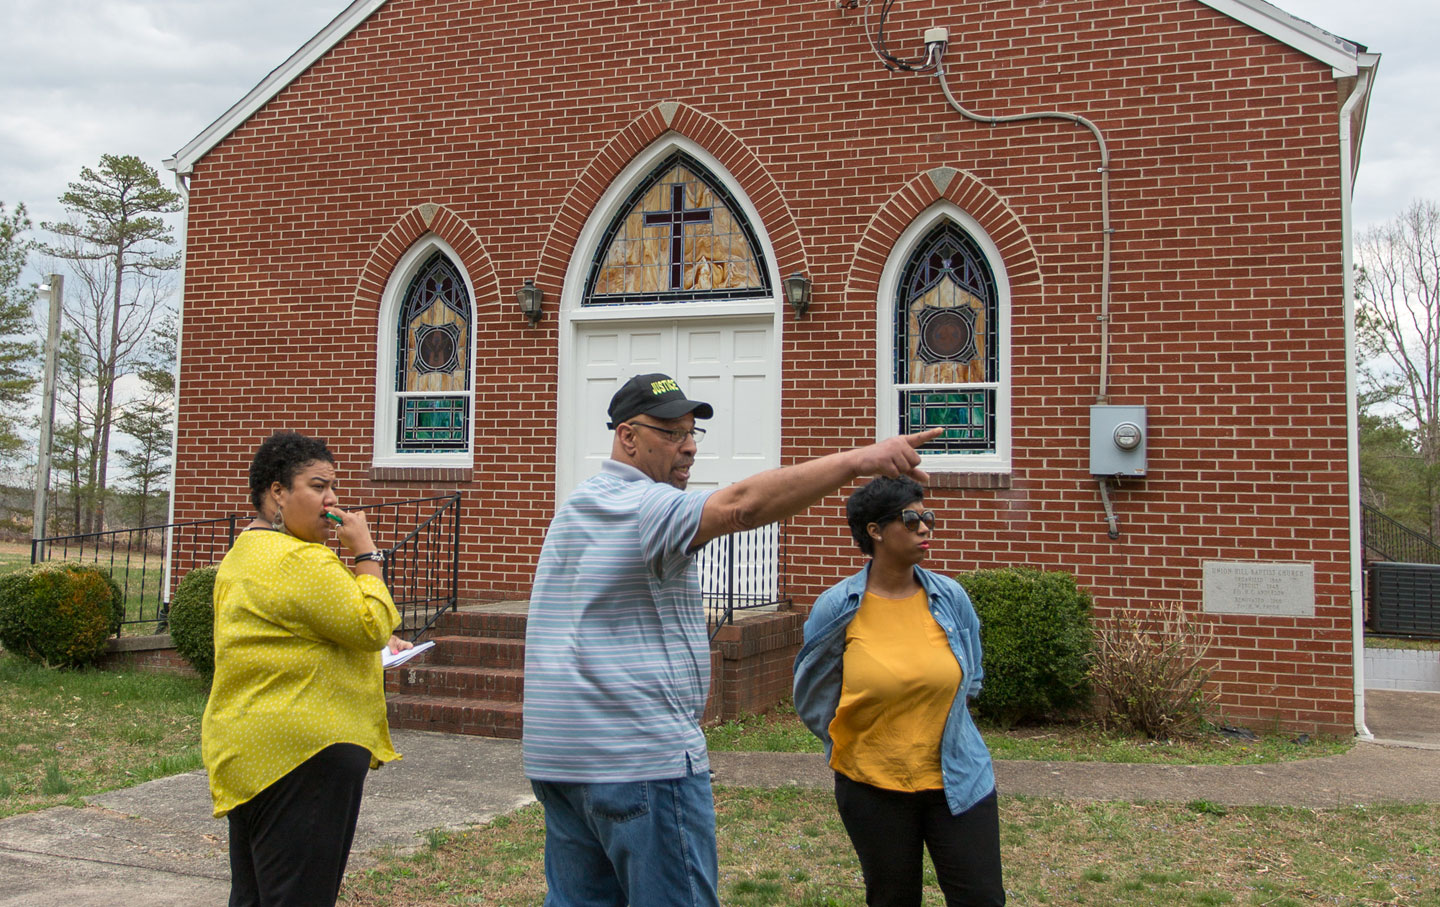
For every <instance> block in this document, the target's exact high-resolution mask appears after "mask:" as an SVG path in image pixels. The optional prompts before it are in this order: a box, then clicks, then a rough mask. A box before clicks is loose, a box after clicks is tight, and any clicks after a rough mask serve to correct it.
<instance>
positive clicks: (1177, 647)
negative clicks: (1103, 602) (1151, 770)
mask: <svg viewBox="0 0 1440 907" xmlns="http://www.w3.org/2000/svg"><path fill="white" fill-rule="evenodd" d="M1214 641H1215V634H1214V631H1213V630H1211V629H1210V628H1208V627H1205V626H1202V625H1200V624H1198V623H1196V622H1195V621H1193V620H1190V619H1189V618H1187V617H1186V616H1185V612H1184V610H1183V609H1182V608H1181V606H1180V604H1179V603H1178V602H1168V603H1163V604H1161V605H1159V606H1157V607H1155V608H1150V609H1131V610H1126V611H1124V612H1122V613H1121V614H1120V615H1119V617H1118V618H1117V619H1116V621H1115V623H1114V625H1113V626H1107V627H1105V628H1103V629H1101V630H1100V632H1098V633H1097V634H1096V635H1095V654H1094V657H1093V666H1092V667H1091V671H1090V678H1091V681H1092V682H1093V683H1094V685H1095V692H1096V693H1097V694H1098V695H1097V698H1098V700H1099V702H1098V703H1097V705H1098V706H1099V708H1098V709H1097V712H1098V714H1099V716H1100V722H1101V724H1102V725H1104V726H1105V727H1107V728H1108V727H1115V728H1119V729H1120V730H1123V731H1130V732H1134V733H1141V734H1145V735H1146V736H1148V737H1152V738H1155V739H1157V740H1168V739H1170V738H1172V737H1185V736H1188V735H1190V734H1193V733H1195V732H1196V731H1198V730H1199V728H1200V725H1201V724H1202V723H1203V722H1204V721H1205V710H1206V708H1207V707H1208V706H1209V705H1210V704H1211V698H1212V697H1210V696H1208V695H1207V694H1206V691H1205V684H1206V682H1207V681H1208V680H1209V679H1210V668H1209V667H1207V666H1206V655H1207V653H1208V652H1209V651H1210V647H1211V645H1212V644H1213V643H1214Z"/></svg>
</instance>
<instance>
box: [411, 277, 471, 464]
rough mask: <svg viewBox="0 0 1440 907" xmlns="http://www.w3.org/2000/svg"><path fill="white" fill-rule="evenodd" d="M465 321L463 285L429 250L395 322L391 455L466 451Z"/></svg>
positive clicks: (467, 350) (467, 334) (468, 308)
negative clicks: (394, 416)
mask: <svg viewBox="0 0 1440 907" xmlns="http://www.w3.org/2000/svg"><path fill="white" fill-rule="evenodd" d="M470 318H471V306H470V294H469V292H468V291H467V290H466V288H465V281H464V280H462V279H461V277H460V274H459V273H458V272H457V271H456V270H455V266H454V265H453V264H452V263H451V262H450V259H449V258H447V257H446V256H445V255H444V253H442V252H435V253H434V254H432V255H431V256H430V257H429V258H427V259H426V260H425V263H424V264H423V265H421V266H420V269H419V270H418V271H417V272H416V273H415V276H414V277H413V278H411V280H410V285H409V286H408V287H407V288H406V290H405V296H404V298H403V300H402V301H401V303H400V309H399V317H398V318H397V320H396V330H395V394H396V407H395V412H396V425H395V450H396V452H432V451H456V450H466V449H468V447H469V438H470V401H471V396H472V394H471V389H470V359H471V355H470Z"/></svg>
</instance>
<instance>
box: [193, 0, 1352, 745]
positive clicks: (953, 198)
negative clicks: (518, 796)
mask: <svg viewBox="0 0 1440 907" xmlns="http://www.w3.org/2000/svg"><path fill="white" fill-rule="evenodd" d="M1377 64H1378V56H1376V55H1374V54H1371V53H1368V52H1367V51H1366V48H1365V47H1363V46H1361V45H1357V44H1355V43H1353V42H1351V41H1349V40H1346V39H1343V38H1340V37H1337V36H1334V35H1331V34H1329V33H1327V32H1325V31H1323V30H1322V29H1321V28H1319V27H1317V26H1315V25H1312V24H1310V23H1307V22H1304V21H1301V20H1298V19H1295V18H1293V17H1292V16H1290V15H1288V14H1287V13H1285V12H1284V11H1282V10H1281V9H1279V8H1277V7H1275V6H1272V5H1270V4H1269V3H1266V2H1264V0H1112V2H1106V3H1094V2H1082V0H1051V2H1034V0H1010V2H994V3H986V4H961V3H938V2H931V0H904V2H897V3H894V4H888V5H887V4H884V3H877V2H873V0H872V2H867V0H839V2H838V3H837V2H836V0H803V2H800V0H795V2H786V3H776V2H769V0H710V2H705V3H699V2H690V0H676V2H670V3H635V2H618V0H538V2H535V3H529V4H495V3H486V4H481V3H464V2H456V3H434V2H423V0H355V2H353V3H351V4H350V5H349V6H348V7H346V8H345V9H344V10H343V11H341V12H340V13H339V15H338V16H337V17H336V18H335V19H334V21H333V22H331V23H330V24H329V25H328V26H327V27H326V28H325V29H324V30H323V31H321V32H320V33H319V34H318V35H316V36H315V37H314V38H313V39H311V40H310V41H309V42H308V43H307V44H306V45H305V46H304V47H302V48H300V49H299V50H297V51H296V52H295V54H294V55H293V56H292V57H291V58H290V59H288V60H286V61H285V62H284V63H282V64H281V65H280V66H279V67H278V68H277V69H275V70H274V71H273V72H272V73H271V74H270V75H269V76H268V77H267V78H266V79H265V80H264V81H263V82H262V83H261V84H259V85H257V86H256V87H255V88H254V89H253V90H252V91H251V92H250V93H249V94H248V95H247V96H246V97H245V98H243V99H241V100H240V101H239V102H238V103H237V104H236V105H235V106H234V107H232V108H231V109H230V110H229V111H227V112H225V113H224V114H223V115H222V116H221V117H220V118H219V119H218V120H216V121H215V122H214V123H213V124H212V125H211V126H210V127H209V128H207V129H206V130H205V131H204V132H203V133H202V134H201V135H199V136H197V137H196V138H195V139H194V140H192V141H191V142H190V143H189V144H187V145H186V146H185V147H184V148H182V149H180V151H178V152H177V153H176V155H175V156H174V158H172V159H171V160H169V161H167V166H168V167H170V168H171V169H173V170H174V171H175V173H176V174H177V177H178V178H179V179H180V181H181V183H182V185H183V186H184V187H185V190H186V192H187V194H188V197H189V208H188V215H187V229H186V270H185V283H184V305H183V308H184V311H183V330H182V337H181V361H180V403H179V417H178V418H179V432H178V449H177V456H176V461H177V467H176V475H175V504H174V507H175V512H174V518H175V519H176V520H185V519H199V518H205V517H211V516H215V515H217V514H218V513H223V512H246V511H248V502H247V495H246V478H245V474H246V465H247V464H248V461H249V457H250V455H251V453H252V452H253V450H254V448H255V446H256V445H257V444H258V443H259V441H260V440H261V439H262V438H264V437H265V436H266V435H268V434H269V433H270V432H271V431H272V430H274V429H277V428H293V429H296V430H299V431H304V432H307V433H311V434H316V435H319V436H322V437H324V438H326V439H327V440H329V442H330V444H331V446H332V449H334V450H335V451H336V453H337V456H338V458H339V460H340V464H339V466H340V477H341V480H342V484H343V485H344V490H343V494H344V495H345V498H346V499H347V500H351V501H354V500H367V501H380V500H396V499H403V498H415V497H422V496H425V495H428V494H448V493H451V492H454V491H457V490H458V491H461V492H462V493H463V501H464V504H463V508H462V510H461V514H462V516H461V523H460V530H459V532H460V540H461V545H460V548H461V556H460V569H461V586H462V589H461V596H462V598H468V599H499V598H518V599H523V598H524V597H525V595H526V592H527V590H528V587H529V583H530V579H531V575H532V572H533V569H534V565H535V561H536V557H537V555H538V552H539V548H540V544H541V540H542V537H543V533H544V531H545V527H546V524H547V520H548V518H549V515H550V514H551V513H552V512H553V509H554V507H555V506H556V502H557V500H558V499H559V498H561V497H563V495H564V494H565V493H566V492H567V491H568V490H569V489H570V488H571V487H573V486H574V485H575V484H576V483H577V482H578V481H579V480H581V479H582V478H584V477H585V476H587V475H588V474H589V473H590V472H591V471H592V470H593V469H595V468H596V463H597V462H598V460H599V459H602V458H603V457H604V456H606V455H607V453H608V451H609V433H608V432H607V431H606V429H605V424H604V423H605V417H604V409H605V403H606V401H608V399H609V397H610V394H611V393H612V391H613V390H614V388H615V387H617V386H618V382H620V381H622V380H624V378H626V377H628V376H629V375H632V374H636V373H640V372H651V371H664V372H668V373H670V374H673V375H674V376H675V377H676V378H677V379H679V381H680V383H681V385H682V386H683V387H684V388H685V390H686V391H687V392H688V393H689V394H690V395H691V396H692V397H697V398H699V399H704V400H707V401H710V402H711V403H713V404H714V406H715V410H716V416H715V418H714V419H713V420H712V421H711V423H710V424H709V425H708V426H707V427H708V429H709V434H708V435H707V437H706V438H705V441H704V443H703V444H702V445H701V448H700V454H701V456H700V461H699V462H698V463H697V466H696V469H695V476H696V481H695V485H696V486H700V487H704V486H711V485H716V484H723V483H727V482H730V481H734V480H735V479H737V478H740V477H743V476H746V475H749V474H751V473H753V472H755V471H758V470H760V469H764V468H768V467H772V466H777V465H782V464H787V463H791V462H794V461H797V460H800V459H804V458H808V457H812V456H816V455H820V454H824V453H827V452H831V451H835V450H838V449H843V448H847V447H851V446H854V445H856V444H860V443H864V442H867V441H870V440H873V439H876V438H881V437H885V436H889V435H891V434H894V433H896V432H907V431H913V430H918V429H920V428H923V427H930V426H944V427H945V428H946V429H947V431H946V433H945V435H944V436H943V437H942V438H941V439H940V440H938V441H937V442H936V443H934V444H933V445H932V446H931V447H930V448H928V449H927V450H925V451H924V464H925V468H926V469H927V470H928V471H929V472H930V474H931V476H932V478H933V484H932V487H931V490H930V492H929V497H928V498H927V500H928V501H929V503H930V504H931V505H932V506H933V507H934V509H935V510H936V511H937V512H938V513H939V514H940V517H941V524H940V530H939V532H938V533H937V540H936V544H935V553H934V555H933V556H932V564H931V566H933V567H934V568H936V569H939V570H944V571H950V572H960V571H969V570H974V569H978V568H987V567H999V566H1010V565H1020V566H1030V567H1035V568H1040V569H1045V570H1064V571H1068V572H1070V573H1072V574H1074V575H1075V577H1076V579H1077V581H1078V582H1079V583H1080V585H1081V586H1083V587H1084V588H1086V589H1088V590H1089V591H1090V592H1091V593H1092V594H1093V595H1094V597H1095V602H1096V613H1097V618H1098V619H1099V620H1101V621H1105V620H1112V619H1114V616H1115V615H1116V613H1117V612H1118V610H1119V609H1122V608H1130V607H1153V606H1156V605H1158V604H1161V603H1168V602H1178V603H1180V604H1182V605H1183V607H1184V608H1185V610H1186V612H1187V613H1189V614H1190V615H1192V616H1194V617H1195V618H1197V619H1198V620H1201V621H1203V622H1204V623H1205V624H1207V625H1209V626H1211V627H1213V629H1214V630H1215V631H1216V633H1217V634H1218V639H1219V643H1218V646H1217V648H1216V649H1215V650H1214V654H1215V655H1216V656H1217V663H1216V671H1215V674H1214V678H1215V681H1216V685H1217V689H1218V691H1219V694H1220V701H1221V704H1222V706H1223V709H1224V718H1225V719H1226V720H1228V721H1232V722H1238V723H1250V724H1266V725H1271V724H1278V725H1280V726H1284V727H1289V728H1294V729H1300V730H1311V731H1316V730H1318V731H1329V732H1341V733H1349V732H1352V731H1354V730H1355V729H1356V728H1357V727H1359V726H1360V725H1359V723H1358V722H1359V721H1360V720H1361V717H1362V714H1363V691H1362V690H1361V684H1360V681H1359V673H1360V670H1361V664H1360V661H1359V646H1358V641H1359V613H1358V612H1359V608H1360V604H1359V602H1360V580H1359V576H1360V574H1359V566H1358V565H1359V553H1358V549H1357V544H1358V543H1357V541H1356V534H1357V533H1356V527H1357V525H1358V515H1357V513H1356V508H1358V506H1359V503H1358V492H1357V490H1356V489H1357V487H1358V486H1357V474H1358V473H1357V466H1356V454H1355V451H1354V449H1353V443H1352V439H1353V438H1354V435H1355V429H1354V421H1355V415H1354V411H1353V405H1352V402H1351V401H1352V397H1353V393H1352V374H1351V371H1352V362H1353V360H1354V356H1353V351H1352V349H1351V346H1350V343H1351V341H1350V336H1349V331H1350V325H1351V314H1350V309H1349V306H1348V305H1347V299H1348V298H1349V297H1350V276H1349V275H1350V261H1349V233H1350V221H1349V217H1350V197H1351V180H1352V178H1353V175H1354V172H1355V167H1356V163H1357V161H1358V158H1359V154H1360V143H1361V138H1362V135H1363V132H1364V123H1365V113H1366V107H1367V104H1368V100H1369V90H1370V86H1371V81H1372V78H1373V75H1374V72H1375V68H1376V66H1377ZM527 307H528V308H527ZM784 551H785V556H784V559H783V563H782V564H781V566H780V567H779V568H777V569H779V570H781V571H782V572H783V576H782V577H780V579H781V580H782V581H783V585H784V587H785V589H786V590H787V591H788V593H789V594H790V596H791V597H792V598H793V599H794V600H795V601H796V602H797V603H800V604H808V603H809V602H810V601H812V600H813V598H814V596H815V595H816V594H817V593H819V592H820V591H821V590H822V589H824V588H825V587H826V586H828V585H829V584H831V583H832V582H834V581H835V580H837V579H838V578H840V577H841V576H844V575H848V574H849V573H850V572H853V571H854V570H855V569H857V568H858V567H859V566H860V565H861V563H862V559H861V556H860V554H859V552H858V551H856V550H855V549H854V546H853V545H852V544H851V542H850V541H849V536H848V533H847V531H846V529H845V525H844V519H843V497H842V496H841V495H835V496H833V497H832V498H830V499H827V500H826V501H825V502H823V504H822V505H820V506H817V507H815V508H813V509H812V510H811V511H809V512H808V513H807V514H805V515H803V516H802V517H800V518H797V519H794V520H792V521H790V522H789V523H788V525H786V526H785V527H784Z"/></svg>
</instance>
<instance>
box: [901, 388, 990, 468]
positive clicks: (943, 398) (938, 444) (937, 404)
mask: <svg viewBox="0 0 1440 907" xmlns="http://www.w3.org/2000/svg"><path fill="white" fill-rule="evenodd" d="M899 393H900V406H899V410H900V414H901V415H900V425H899V429H900V433H901V434H911V433H912V432H917V431H925V430H926V429H929V428H944V429H945V434H943V435H941V436H940V437H938V438H936V439H935V440H934V441H931V442H930V443H929V444H927V445H925V447H924V448H922V449H923V450H926V451H930V452H933V453H977V452H978V453H988V452H991V451H993V450H995V391H994V390H974V391H959V392H956V391H900V392H899Z"/></svg>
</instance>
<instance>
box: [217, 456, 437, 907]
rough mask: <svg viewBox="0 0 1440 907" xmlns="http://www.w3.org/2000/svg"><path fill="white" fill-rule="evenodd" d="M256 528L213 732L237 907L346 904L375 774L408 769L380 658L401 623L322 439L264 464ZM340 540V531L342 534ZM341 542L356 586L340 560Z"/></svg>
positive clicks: (240, 574) (223, 574) (239, 542)
mask: <svg viewBox="0 0 1440 907" xmlns="http://www.w3.org/2000/svg"><path fill="white" fill-rule="evenodd" d="M250 499H251V502H252V503H253V504H254V506H255V513H256V517H255V520H254V521H253V522H251V524H250V525H249V526H248V527H247V528H246V530H245V531H244V532H242V533H241V534H240V537H239V538H238V539H236V541H235V545H234V547H233V548H231V549H230V552H229V553H228V554H226V555H225V559H224V560H223V561H222V562H221V563H220V570H219V572H218V574H217V575H216V578H215V681H214V685H213V686H212V687H211V690H210V702H209V705H207V706H206V708H205V717H204V719H203V722H202V724H201V740H202V743H201V746H202V750H203V753H204V757H205V768H206V769H207V770H208V771H209V773H210V793H211V797H212V798H213V799H214V802H215V816H216V817H217V818H218V817H220V816H228V817H229V821H230V875H231V883H230V905H231V907H239V905H251V904H265V905H290V904H295V905H300V904H304V905H313V904H332V905H333V904H334V903H335V899H336V897H337V896H338V895H339V891H340V880H341V878H342V876H343V875H344V873H345V863H346V860H347V859H348V858H349V855H350V842H351V840H352V838H353V837H354V835H355V820H356V817H357V816H358V815H359V812H360V796H361V793H362V791H363V789H364V785H365V773H366V772H367V771H368V770H369V769H371V768H379V767H380V765H381V764H382V763H384V762H389V761H390V760H392V759H398V758H400V756H399V754H398V753H396V752H395V750H394V749H393V748H392V746H391V743H390V731H389V728H388V726H387V724H386V720H385V686H384V680H383V677H382V674H381V667H380V651H381V650H382V649H384V648H385V647H386V645H387V644H388V645H389V646H390V647H391V649H392V650H396V651H398V650H399V649H406V648H410V644H409V643H408V642H404V641H402V640H400V639H398V638H397V637H395V636H394V635H393V633H394V631H395V629H396V628H397V627H398V626H399V625H400V614H399V612H398V611H396V610H395V603H394V601H393V600H392V599H391V598H390V593H389V591H388V590H387V589H386V588H385V583H384V581H383V580H382V579H381V565H382V563H383V561H382V560H381V559H379V558H378V557H377V555H376V552H377V551H378V549H377V547H376V545H375V542H374V541H373V539H372V538H371V537H370V529H369V527H368V526H367V525H366V524H365V516H364V514H362V513H346V512H345V511H343V510H341V509H340V507H339V498H337V497H336V493H335V458H334V456H333V455H332V454H331V453H330V451H329V449H328V448H327V447H326V446H325V442H324V441H321V440H319V439H317V438H308V437H306V436H304V435H301V434H297V433H295V432H278V433H276V434H274V435H272V436H271V437H270V438H269V439H267V440H266V441H265V442H264V443H263V444H261V445H260V449H259V450H257V451H256V452H255V458H254V460H252V461H251V463H250ZM337 520H338V521H339V522H338V525H337V524H336V521H337ZM332 531H333V532H334V533H335V535H336V537H337V538H338V539H339V541H340V544H341V545H343V546H344V547H345V548H346V549H347V550H348V551H349V553H350V554H351V555H352V556H353V557H354V561H355V567H354V571H353V572H352V571H351V570H350V569H349V568H347V567H346V566H345V565H344V564H343V563H341V561H340V558H338V557H337V556H336V555H335V553H334V552H333V551H331V550H330V548H328V547H327V546H326V544H325V543H326V542H327V541H328V540H329V537H330V533H331V532H332Z"/></svg>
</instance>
